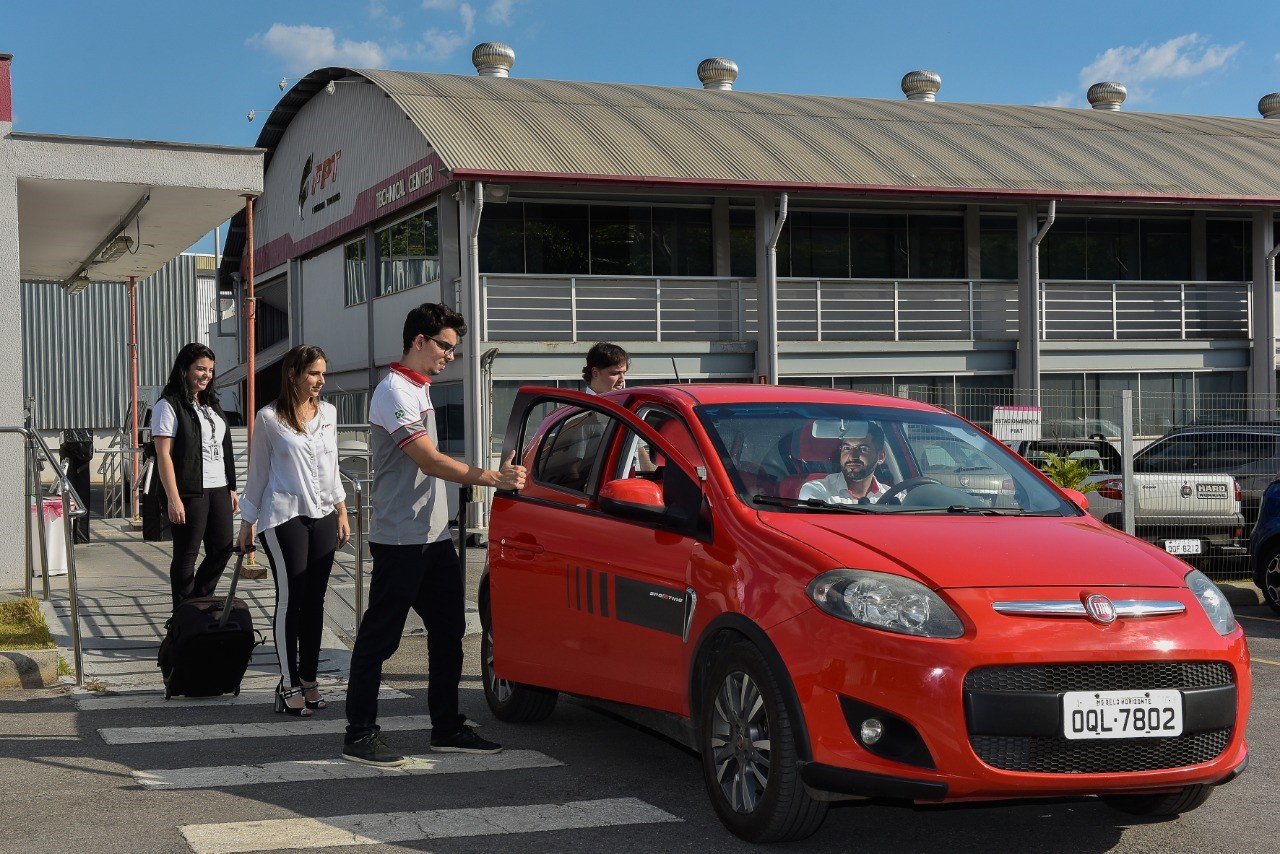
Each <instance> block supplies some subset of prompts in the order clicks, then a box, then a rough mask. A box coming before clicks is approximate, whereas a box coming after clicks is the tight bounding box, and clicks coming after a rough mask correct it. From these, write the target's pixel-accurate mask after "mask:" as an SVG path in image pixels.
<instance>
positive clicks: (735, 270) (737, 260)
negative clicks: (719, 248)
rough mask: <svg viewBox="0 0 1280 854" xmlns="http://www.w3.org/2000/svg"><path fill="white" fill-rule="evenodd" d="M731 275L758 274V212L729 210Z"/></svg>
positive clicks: (738, 209)
mask: <svg viewBox="0 0 1280 854" xmlns="http://www.w3.org/2000/svg"><path fill="white" fill-rule="evenodd" d="M729 275H731V276H741V277H742V278H745V279H754V278H755V275H756V212H755V211H753V210H742V209H741V208H733V209H730V211H729Z"/></svg>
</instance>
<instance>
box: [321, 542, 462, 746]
mask: <svg viewBox="0 0 1280 854" xmlns="http://www.w3.org/2000/svg"><path fill="white" fill-rule="evenodd" d="M369 551H370V552H371V553H372V554H373V575H372V578H371V579H370V581H369V608H368V610H366V611H365V614H364V618H363V619H362V620H361V621H360V631H359V632H358V633H357V635H356V643H355V646H354V647H353V648H352V650H351V676H350V678H349V679H348V681H347V736H346V742H347V744H350V743H351V742H353V741H356V740H357V739H360V738H364V737H365V736H366V735H369V734H371V733H374V732H377V731H378V687H379V686H380V685H381V684H382V665H383V664H384V663H385V662H386V660H387V659H388V658H390V657H391V655H392V654H393V653H394V652H395V651H396V649H398V648H399V646H400V636H401V634H402V633H403V632H404V621H405V619H406V618H407V617H408V616H409V609H410V608H412V609H413V610H414V611H417V612H418V616H419V617H421V618H422V622H423V624H424V625H425V626H426V628H427V669H428V682H427V709H428V710H429V711H430V712H431V728H432V730H433V733H434V734H436V735H442V736H447V735H452V734H454V733H456V732H457V731H458V730H460V729H461V728H462V724H463V721H464V720H465V718H463V716H462V715H460V714H459V713H458V682H459V680H461V679H462V636H463V634H464V633H465V632H466V628H467V618H466V603H465V598H464V596H465V594H464V593H463V584H462V571H461V567H460V564H459V563H458V552H457V551H456V550H455V549H454V547H453V540H452V539H445V540H437V541H436V542H434V543H429V544H427V545H410V546H391V545H386V544H384V543H371V544H370V546H369Z"/></svg>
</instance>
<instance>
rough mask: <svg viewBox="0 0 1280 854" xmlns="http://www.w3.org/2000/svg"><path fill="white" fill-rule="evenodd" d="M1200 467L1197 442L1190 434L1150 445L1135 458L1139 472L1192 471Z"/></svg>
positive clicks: (1134, 461) (1135, 465)
mask: <svg viewBox="0 0 1280 854" xmlns="http://www.w3.org/2000/svg"><path fill="white" fill-rule="evenodd" d="M1199 469H1200V458H1199V454H1198V453H1197V449H1196V442H1195V440H1194V439H1193V438H1191V437H1189V436H1175V437H1174V438H1172V439H1169V440H1168V441H1166V442H1160V443H1159V444H1156V445H1150V446H1148V448H1147V449H1145V450H1144V451H1143V453H1142V454H1140V455H1138V456H1137V457H1135V458H1134V460H1133V470H1134V471H1135V472H1138V473H1139V474H1157V473H1161V472H1166V473H1168V472H1175V473H1176V472H1191V471H1198V470H1199Z"/></svg>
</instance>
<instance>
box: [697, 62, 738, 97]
mask: <svg viewBox="0 0 1280 854" xmlns="http://www.w3.org/2000/svg"><path fill="white" fill-rule="evenodd" d="M698 79H699V80H701V81H702V88H703V89H726V90H727V89H732V88H733V81H735V80H737V79H738V63H736V62H734V61H733V60H732V59H728V58H726V57H723V56H713V57H710V58H708V59H704V60H702V62H699V63H698Z"/></svg>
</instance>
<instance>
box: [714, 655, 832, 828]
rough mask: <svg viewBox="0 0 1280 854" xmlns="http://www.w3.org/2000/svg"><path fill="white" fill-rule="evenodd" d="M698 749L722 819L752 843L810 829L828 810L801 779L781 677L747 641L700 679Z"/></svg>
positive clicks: (819, 824)
mask: <svg viewBox="0 0 1280 854" xmlns="http://www.w3.org/2000/svg"><path fill="white" fill-rule="evenodd" d="M698 748H699V750H700V752H701V753H702V776H703V781H704V782H705V783H706V787H707V794H708V795H709V796H710V798H711V803H712V805H713V806H714V807H715V810H716V813H717V814H718V815H719V817H720V821H721V822H722V823H723V824H724V826H725V827H727V828H728V829H729V830H730V831H731V832H732V833H733V834H734V835H736V836H739V837H741V838H742V839H745V840H747V841H748V842H784V841H791V840H796V839H804V838H805V837H807V836H811V835H812V834H813V833H814V832H815V831H816V830H817V829H818V828H819V827H820V826H821V825H822V820H823V819H824V818H825V817H826V814H827V804H826V803H825V802H824V801H817V800H814V799H813V797H812V796H810V794H809V792H808V790H807V789H806V788H805V786H804V783H803V782H802V781H801V779H800V763H799V760H798V757H797V753H796V745H795V734H794V730H793V727H792V722H791V715H790V713H789V712H788V710H787V706H786V704H785V703H784V702H783V698H782V690H781V688H780V687H779V685H778V680H777V678H776V677H775V675H774V674H773V672H772V670H771V669H770V667H769V665H768V663H767V662H766V661H765V659H764V656H763V655H761V654H760V651H759V650H758V649H757V648H756V647H755V646H753V645H752V644H750V643H746V642H739V643H735V644H732V645H730V646H729V647H728V648H726V649H725V650H724V651H723V652H722V653H720V655H719V656H718V657H717V658H716V659H715V661H714V662H712V665H711V668H710V670H709V672H708V673H707V679H706V682H705V683H704V684H703V692H702V707H701V721H700V724H699V727H698Z"/></svg>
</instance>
